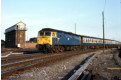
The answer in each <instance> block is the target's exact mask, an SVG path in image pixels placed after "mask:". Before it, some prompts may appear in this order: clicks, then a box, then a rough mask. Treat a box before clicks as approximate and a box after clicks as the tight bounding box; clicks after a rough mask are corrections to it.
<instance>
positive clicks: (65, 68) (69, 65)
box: [8, 50, 121, 80]
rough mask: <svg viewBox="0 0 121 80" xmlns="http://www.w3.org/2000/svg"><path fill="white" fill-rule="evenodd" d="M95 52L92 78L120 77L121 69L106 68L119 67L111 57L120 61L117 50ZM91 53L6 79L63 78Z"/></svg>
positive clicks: (47, 79)
mask: <svg viewBox="0 0 121 80" xmlns="http://www.w3.org/2000/svg"><path fill="white" fill-rule="evenodd" d="M95 53H96V54H97V56H96V57H95V59H94V61H93V63H92V64H91V67H92V74H93V75H94V80H111V79H112V78H114V77H115V76H117V77H120V78H121V70H109V69H107V68H119V67H120V66H119V65H116V63H115V61H114V59H113V57H114V56H115V58H116V60H117V61H118V62H119V63H121V58H120V57H119V52H118V51H116V50H106V51H105V54H103V53H102V51H97V52H95ZM91 54H93V53H90V54H81V55H77V56H73V57H71V58H68V59H64V60H62V61H58V62H55V63H53V64H48V65H46V66H44V67H40V68H35V69H33V70H31V71H27V72H25V73H23V74H16V75H14V76H10V77H9V79H8V80H64V77H65V76H66V75H67V74H68V73H69V72H70V71H71V70H73V69H74V68H75V66H77V65H79V64H80V63H81V62H82V61H83V60H84V59H85V58H87V57H88V56H90V55H91ZM120 54H121V53H120ZM65 80H67V79H65Z"/></svg>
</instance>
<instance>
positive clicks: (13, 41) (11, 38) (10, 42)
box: [5, 22, 26, 48]
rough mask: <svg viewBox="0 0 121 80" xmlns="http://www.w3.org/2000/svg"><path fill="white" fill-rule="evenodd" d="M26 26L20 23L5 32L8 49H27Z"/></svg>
mask: <svg viewBox="0 0 121 80" xmlns="http://www.w3.org/2000/svg"><path fill="white" fill-rule="evenodd" d="M25 32H26V24H24V23H23V22H18V23H17V24H15V25H13V26H11V27H9V28H8V29H6V30H5V41H6V43H5V44H6V48H17V47H20V48H25V46H26V45H25V43H26V41H25V37H26V36H25Z"/></svg>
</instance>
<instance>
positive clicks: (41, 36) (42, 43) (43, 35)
mask: <svg viewBox="0 0 121 80" xmlns="http://www.w3.org/2000/svg"><path fill="white" fill-rule="evenodd" d="M51 45H52V35H51V32H49V31H39V32H38V36H37V48H38V49H39V50H40V51H42V52H45V51H48V49H49V47H50V46H51Z"/></svg>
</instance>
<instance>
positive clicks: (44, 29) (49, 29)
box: [40, 28, 80, 36]
mask: <svg viewBox="0 0 121 80" xmlns="http://www.w3.org/2000/svg"><path fill="white" fill-rule="evenodd" d="M40 31H54V32H63V33H67V34H72V35H76V36H80V35H78V34H75V33H72V32H66V31H62V30H56V29H52V28H43V29H42V30H40Z"/></svg>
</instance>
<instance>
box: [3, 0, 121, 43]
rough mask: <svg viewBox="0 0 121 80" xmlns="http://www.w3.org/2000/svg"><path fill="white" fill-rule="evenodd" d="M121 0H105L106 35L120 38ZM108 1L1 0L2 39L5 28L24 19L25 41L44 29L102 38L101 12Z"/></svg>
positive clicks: (111, 37)
mask: <svg viewBox="0 0 121 80" xmlns="http://www.w3.org/2000/svg"><path fill="white" fill-rule="evenodd" d="M120 2H121V0H106V5H105V11H104V12H105V37H106V38H108V39H114V40H118V41H121V3H120ZM104 4H105V0H1V38H2V39H4V40H5V35H4V32H5V29H7V28H8V27H10V26H12V25H14V24H16V23H18V22H19V21H22V22H24V23H25V24H26V27H27V31H26V40H28V39H29V38H31V37H36V36H37V32H38V31H39V30H41V29H42V28H54V29H59V30H63V31H69V32H73V33H74V31H75V30H74V29H75V23H76V26H77V30H76V32H77V34H80V35H87V36H93V37H102V11H103V10H104Z"/></svg>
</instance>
